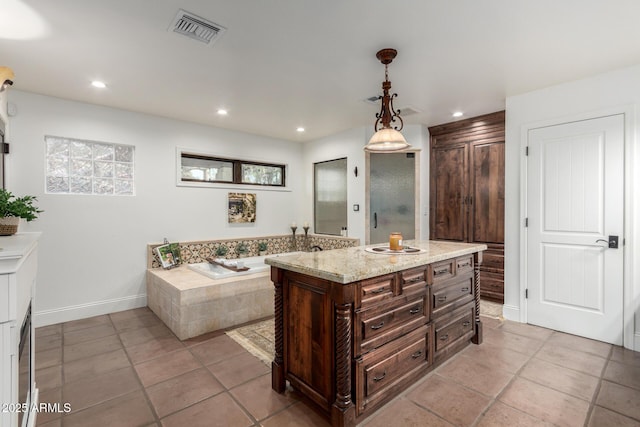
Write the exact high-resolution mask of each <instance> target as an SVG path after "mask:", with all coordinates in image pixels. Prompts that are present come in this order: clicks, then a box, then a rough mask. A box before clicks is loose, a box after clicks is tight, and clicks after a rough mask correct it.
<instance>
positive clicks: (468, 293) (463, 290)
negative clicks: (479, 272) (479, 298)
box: [431, 272, 473, 318]
mask: <svg viewBox="0 0 640 427" xmlns="http://www.w3.org/2000/svg"><path fill="white" fill-rule="evenodd" d="M431 294H432V296H431V313H432V315H433V317H434V318H435V317H438V316H440V315H441V314H443V313H446V312H448V311H450V308H453V307H455V306H458V305H461V304H465V303H467V302H469V301H471V300H473V273H472V272H470V273H467V274H465V275H463V276H459V277H458V278H456V280H452V281H450V282H447V283H443V284H439V285H434V286H433V287H432V289H431Z"/></svg>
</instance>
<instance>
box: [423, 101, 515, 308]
mask: <svg viewBox="0 0 640 427" xmlns="http://www.w3.org/2000/svg"><path fill="white" fill-rule="evenodd" d="M504 119H505V114H504V111H499V112H497V113H492V114H487V115H484V116H479V117H474V118H471V119H467V120H461V121H457V122H452V123H447V124H443V125H438V126H433V127H430V128H429V134H430V138H431V161H430V163H431V165H430V166H431V172H430V174H431V179H430V193H431V194H430V238H431V239H432V240H452V241H458V242H472V243H486V244H487V246H488V247H489V249H488V250H487V251H486V252H485V254H486V255H485V256H486V257H487V258H486V261H485V263H484V264H483V266H482V267H481V268H480V296H481V297H482V298H486V299H490V300H493V301H497V302H500V303H503V302H504V140H505V138H504Z"/></svg>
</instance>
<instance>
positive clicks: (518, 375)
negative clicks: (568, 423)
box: [471, 321, 553, 427]
mask: <svg viewBox="0 0 640 427" xmlns="http://www.w3.org/2000/svg"><path fill="white" fill-rule="evenodd" d="M503 325H504V321H503V323H501V324H500V326H499V327H497V328H494V329H498V328H500V329H502V326H503ZM525 325H528V323H525ZM503 332H505V333H512V334H514V335H518V336H521V337H525V338H528V339H535V338H531V337H529V336H525V335H520V334H517V333H513V332H509V331H507V330H505V331H503ZM552 335H553V332H552V333H551V334H549V336H548V337H547V338H546V339H545V340H544V341H542V345H541V346H540V347H538V349H537V350H536V351H534V352H533V353H532V354H531V355H530V356H529V358H528V359H527V361H526V362H524V363H523V364H522V366H521V367H520V369H518V370H517V371H516V372H514V374H513V378H511V380H510V381H509V382H508V383H507V384H506V385H505V386H504V387H503V388H502V390H500V392H499V393H498V394H496V396H495V397H494V398H493V399H492V400H491V402H490V403H489V405H487V407H486V408H485V410H484V411H483V412H482V413H481V414H480V415H478V417H477V418H476V420H475V421H474V422H473V424H472V425H471V427H475V426H477V425H478V424H479V423H480V422H481V421H482V419H483V418H484V417H485V415H486V413H487V412H488V411H489V409H491V408H492V407H493V405H495V403H496V402H499V403H501V404H503V405H505V406H507V407H509V408H511V409H513V410H515V411H518V412H520V413H523V414H526V415H528V416H530V417H531V418H535V419H536V420H540V421H544V420H543V419H541V418H538V417H537V416H535V415H533V414H530V413H528V412H525V411H523V410H522V409H520V408H514V407H513V406H511V405H509V404H507V403H506V402H503V401H501V400H500V397H501V396H503V395H504V393H505V392H506V390H507V389H508V388H509V387H510V386H511V385H512V384H513V383H514V382H515V381H516V379H518V378H520V374H521V373H522V371H523V370H524V369H525V367H526V366H527V365H528V364H529V363H530V362H531V360H532V359H533V358H534V357H535V356H536V355H537V354H538V353H539V352H540V350H542V348H543V347H544V345H545V344H546V343H547V341H549V340H550V339H551V336H552ZM536 341H540V340H536ZM514 351H515V350H514ZM521 354H525V353H521Z"/></svg>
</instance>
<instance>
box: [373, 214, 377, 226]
mask: <svg viewBox="0 0 640 427" xmlns="http://www.w3.org/2000/svg"><path fill="white" fill-rule="evenodd" d="M373 228H378V212H374V213H373Z"/></svg>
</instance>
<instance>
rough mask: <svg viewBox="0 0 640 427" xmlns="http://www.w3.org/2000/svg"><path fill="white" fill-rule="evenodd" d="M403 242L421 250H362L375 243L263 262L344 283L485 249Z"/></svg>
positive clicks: (452, 244) (471, 246) (485, 247)
mask: <svg viewBox="0 0 640 427" xmlns="http://www.w3.org/2000/svg"><path fill="white" fill-rule="evenodd" d="M404 244H405V245H408V246H410V247H413V248H420V249H423V250H424V251H423V252H421V253H416V254H387V253H371V252H367V251H366V250H365V249H366V248H372V247H377V246H383V244H375V245H368V246H358V247H355V248H345V249H333V250H329V251H322V252H306V253H301V254H297V255H288V256H279V257H277V258H269V257H267V258H266V259H265V261H264V262H265V263H266V264H269V265H271V266H273V267H278V268H281V269H283V270H290V271H295V272H297V273H302V274H306V275H309V276H313V277H318V278H321V279H326V280H331V281H332V282H338V283H343V284H344V283H351V282H355V281H358V280H363V279H368V278H371V277H376V276H381V275H383V274H388V273H395V272H396V271H401V270H406V269H408V268H412V267H419V266H421V265H426V264H431V263H434V262H438V261H442V260H445V259H449V258H454V257H458V256H462V255H467V254H470V253H474V252H478V251H484V250H486V249H487V245H485V244H477V243H457V242H444V241H422V240H405V241H404Z"/></svg>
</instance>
